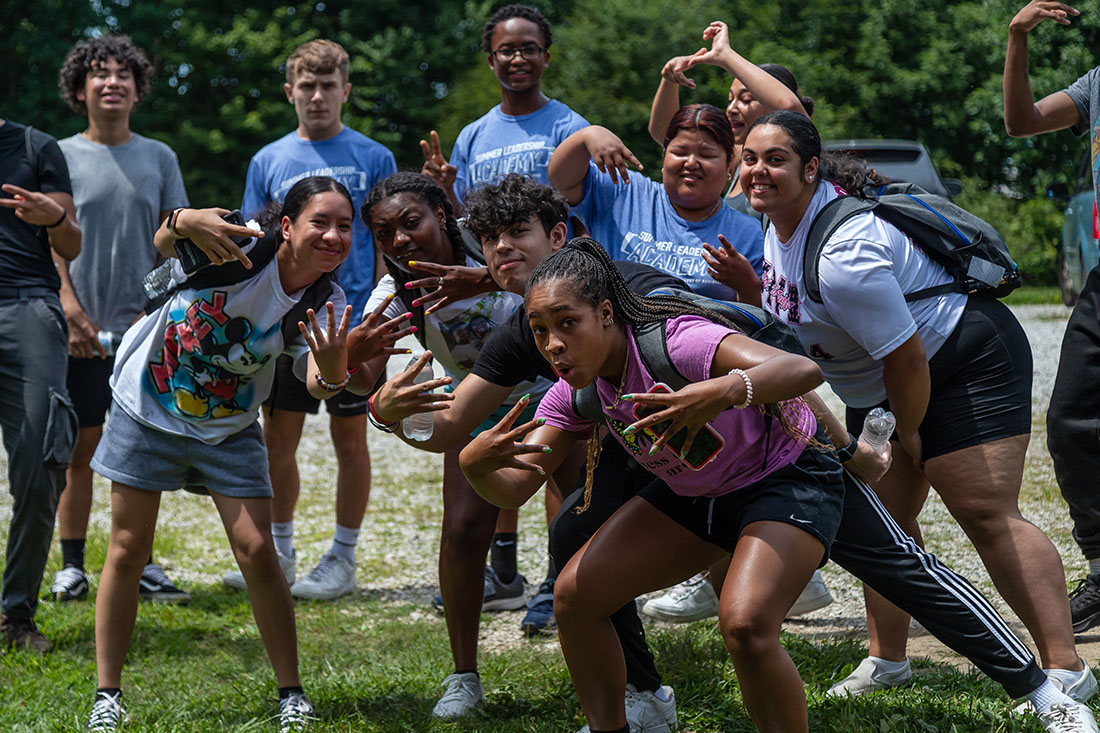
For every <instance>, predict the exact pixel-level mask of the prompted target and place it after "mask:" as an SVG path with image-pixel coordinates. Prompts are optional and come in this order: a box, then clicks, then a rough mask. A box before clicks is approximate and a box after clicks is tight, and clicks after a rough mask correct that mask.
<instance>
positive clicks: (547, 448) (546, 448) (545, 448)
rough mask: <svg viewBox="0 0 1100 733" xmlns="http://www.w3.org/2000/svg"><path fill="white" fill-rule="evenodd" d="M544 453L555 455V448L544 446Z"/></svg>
mask: <svg viewBox="0 0 1100 733" xmlns="http://www.w3.org/2000/svg"><path fill="white" fill-rule="evenodd" d="M542 452H543V453H553V452H554V449H553V448H551V447H550V446H548V445H544V446H543V447H542Z"/></svg>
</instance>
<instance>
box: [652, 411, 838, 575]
mask: <svg viewBox="0 0 1100 733" xmlns="http://www.w3.org/2000/svg"><path fill="white" fill-rule="evenodd" d="M818 440H822V441H825V440H827V438H825V436H824V433H822V432H821V431H818ZM638 496H640V497H642V498H643V499H645V500H646V501H648V502H649V503H650V504H652V505H653V506H654V507H656V508H657V509H658V510H660V511H661V512H662V513H663V514H667V515H668V517H669V518H670V519H672V520H673V521H674V522H676V523H677V524H679V525H681V526H682V527H684V528H686V529H687V530H689V531H690V532H691V533H692V534H695V535H697V536H698V537H700V538H702V539H704V540H706V541H707V542H710V543H712V544H715V545H718V546H719V547H721V548H722V549H723V550H725V551H726V552H729V553H732V552H733V550H734V547H736V545H737V540H738V538H740V536H741V532H742V531H743V530H744V529H745V527H746V526H748V525H749V524H752V523H753V522H760V521H770V522H784V523H786V524H793V525H794V526H796V527H798V528H799V529H802V530H805V531H806V532H809V533H810V534H811V535H813V536H814V537H816V538H817V540H818V541H819V542H821V544H822V545H824V546H825V551H824V553H822V556H821V562H820V564H819V565H818V567H821V566H822V565H824V564H825V563H826V562H828V560H829V549H830V548H831V547H832V544H833V539H834V538H835V537H836V532H837V528H838V527H840V519H841V515H842V514H843V511H844V471H843V469H842V468H841V467H840V463H839V462H838V461H837V459H836V456H835V455H833V454H832V453H822V452H821V451H819V450H817V449H815V448H813V447H810V446H807V447H806V448H805V449H804V450H803V451H802V455H800V456H799V457H798V460H797V461H795V462H794V463H792V464H791V465H789V466H784V467H783V468H781V469H779V470H778V471H774V472H773V473H771V474H769V475H768V476H765V477H764V478H762V479H760V480H759V481H757V482H755V483H753V484H752V485H750V486H746V487H745V488H743V489H738V490H736V491H731V492H730V493H728V494H723V495H722V496H717V497H714V498H708V497H702V496H699V497H695V496H680V495H679V494H676V493H673V491H672V489H670V488H669V487H668V484H666V483H665V482H663V481H653V482H651V483H650V484H649V485H647V486H646V487H645V488H643V489H642V490H641V491H640V492H638Z"/></svg>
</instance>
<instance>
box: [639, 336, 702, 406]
mask: <svg viewBox="0 0 1100 733" xmlns="http://www.w3.org/2000/svg"><path fill="white" fill-rule="evenodd" d="M665 324H666V321H655V322H652V323H646V324H643V325H641V326H639V327H637V328H635V329H634V343H635V344H636V345H637V346H638V356H639V357H641V359H642V364H644V365H645V368H646V371H648V372H649V373H650V375H652V376H653V378H654V379H656V380H657V381H658V382H664V383H665V384H667V385H668V387H669V389H671V390H672V391H673V392H675V391H676V390H679V389H683V388H684V387H686V386H687V385H688V384H689V380H688V379H687V377H685V376H684V375H683V374H680V372H679V370H677V369H676V365H675V364H673V363H672V357H671V356H670V355H669V353H668V341H667V340H666V339H665Z"/></svg>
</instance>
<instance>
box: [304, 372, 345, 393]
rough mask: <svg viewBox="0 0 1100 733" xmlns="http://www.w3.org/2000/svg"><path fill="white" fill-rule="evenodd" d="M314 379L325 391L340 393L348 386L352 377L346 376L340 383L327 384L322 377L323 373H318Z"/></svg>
mask: <svg viewBox="0 0 1100 733" xmlns="http://www.w3.org/2000/svg"><path fill="white" fill-rule="evenodd" d="M313 379H314V380H316V382H317V386H318V387H320V388H321V389H323V390H325V391H326V392H339V391H340V390H342V389H343V388H344V387H347V386H348V380H350V379H351V375H350V374H345V375H344V378H343V379H341V380H340V381H339V382H326V381H325V378H324V377H322V376H321V372H320V371H318V372H317V373H316V374H314V375H313Z"/></svg>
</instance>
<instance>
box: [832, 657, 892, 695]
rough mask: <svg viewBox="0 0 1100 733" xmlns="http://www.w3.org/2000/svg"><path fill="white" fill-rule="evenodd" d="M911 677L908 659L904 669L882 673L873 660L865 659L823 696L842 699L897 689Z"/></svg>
mask: <svg viewBox="0 0 1100 733" xmlns="http://www.w3.org/2000/svg"><path fill="white" fill-rule="evenodd" d="M912 676H913V670H912V669H911V668H910V667H909V658H908V657H906V659H905V667H903V668H902V669H901V670H899V671H897V672H883V671H881V670H879V668H878V666H877V665H876V664H875V660H873V659H871V658H870V657H867V658H866V659H864V660H863V661H862V662H860V663H859V666H858V667H856V668H855V669H854V670H852V673H851V674H850V675H848V676H847V677H845V678H844V679H842V680H841V681H840V682H837V683H836V684H835V685H833V686H832V687H830V688H829V691H828V692H826V693H825V694H826V695H828V696H829V697H844V696H846V695H850V696H852V697H854V696H856V695H862V694H864V693H867V692H874V691H875V690H886V689H888V688H891V687H897V686H898V685H900V684H904V683H905V682H908V681H909V678H910V677H912Z"/></svg>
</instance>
